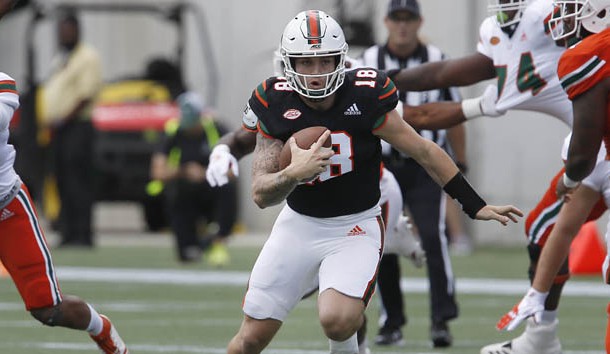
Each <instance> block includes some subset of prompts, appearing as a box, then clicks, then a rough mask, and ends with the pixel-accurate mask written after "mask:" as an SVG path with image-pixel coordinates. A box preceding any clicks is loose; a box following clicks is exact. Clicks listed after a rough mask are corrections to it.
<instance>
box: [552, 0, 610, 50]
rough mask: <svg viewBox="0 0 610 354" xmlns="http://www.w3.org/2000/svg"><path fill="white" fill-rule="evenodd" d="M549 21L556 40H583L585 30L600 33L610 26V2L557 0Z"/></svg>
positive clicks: (605, 0)
mask: <svg viewBox="0 0 610 354" xmlns="http://www.w3.org/2000/svg"><path fill="white" fill-rule="evenodd" d="M554 5H555V10H554V12H553V16H552V18H551V20H550V21H549V28H550V30H551V35H552V36H553V39H554V40H567V39H571V38H576V39H581V38H582V37H583V34H584V33H583V29H584V30H585V31H586V32H589V33H599V32H601V31H603V30H605V29H606V28H608V27H609V26H610V0H555V1H554Z"/></svg>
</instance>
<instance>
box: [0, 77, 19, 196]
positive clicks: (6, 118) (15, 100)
mask: <svg viewBox="0 0 610 354" xmlns="http://www.w3.org/2000/svg"><path fill="white" fill-rule="evenodd" d="M18 107H19V95H18V94H17V88H16V85H15V80H13V78H11V77H10V76H8V75H7V74H5V73H2V72H0V208H1V207H4V206H5V205H6V204H8V203H9V202H10V201H11V199H12V198H13V197H14V196H15V195H16V193H17V192H18V190H19V184H20V183H19V177H18V176H17V173H16V172H15V169H14V168H13V163H14V162H15V148H14V147H13V145H10V144H9V143H8V137H9V125H10V121H11V118H12V117H13V113H14V112H15V110H16V109H17V108H18Z"/></svg>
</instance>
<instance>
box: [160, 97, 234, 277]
mask: <svg viewBox="0 0 610 354" xmlns="http://www.w3.org/2000/svg"><path fill="white" fill-rule="evenodd" d="M177 102H178V104H179V106H180V118H179V119H178V120H171V121H169V122H168V124H167V125H166V137H165V139H164V141H163V142H162V145H161V146H160V149H159V150H158V151H157V152H155V153H154V154H153V156H152V162H151V178H152V179H153V180H155V181H157V182H158V183H164V184H166V185H167V188H166V190H165V192H164V193H165V196H166V198H167V206H168V212H169V217H170V227H171V229H172V232H173V233H174V235H175V237H176V246H177V250H178V257H179V259H180V261H182V262H193V261H199V260H200V259H201V255H202V251H203V250H204V249H205V248H207V247H208V246H209V242H210V241H211V247H210V250H209V252H208V261H209V262H210V264H212V265H214V266H222V265H225V264H226V263H228V262H229V254H228V252H227V250H226V246H225V244H224V243H225V241H226V240H227V236H229V235H230V234H231V231H232V228H233V225H234V223H235V219H236V214H237V191H236V185H235V183H229V184H227V185H225V186H223V187H221V188H212V187H211V186H210V185H209V184H208V182H207V181H206V179H205V174H206V169H207V166H208V162H209V156H210V153H211V151H212V148H213V147H214V145H216V143H217V141H218V139H219V137H220V136H221V135H223V134H225V133H226V132H227V131H226V130H225V129H223V128H222V127H221V126H219V124H218V123H216V122H214V120H213V119H212V117H211V116H210V115H206V114H203V113H204V104H203V102H202V100H201V98H200V97H199V96H198V95H197V94H196V93H194V92H185V93H183V94H181V95H180V96H178V98H177ZM202 216H203V217H204V218H205V220H206V222H207V223H208V224H209V223H210V222H211V221H216V222H217V224H218V231H217V232H215V235H214V236H213V237H212V239H211V240H210V239H209V238H208V239H206V238H202V237H200V235H199V232H198V230H199V227H198V226H199V225H198V221H199V219H200V218H201V217H202Z"/></svg>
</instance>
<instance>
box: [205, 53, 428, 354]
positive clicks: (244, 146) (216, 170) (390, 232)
mask: <svg viewBox="0 0 610 354" xmlns="http://www.w3.org/2000/svg"><path fill="white" fill-rule="evenodd" d="M273 59H274V60H273V66H274V74H275V76H277V77H283V76H284V64H283V62H282V58H281V56H280V54H279V52H278V51H276V52H275V53H274V58H273ZM348 64H349V66H348ZM347 67H349V68H354V67H355V65H354V64H353V63H351V62H350V59H349V58H348V57H347V56H346V68H347ZM397 108H398V109H401V108H402V107H401V105H400V104H398V105H397ZM243 113H244V114H243V117H242V123H243V124H242V126H241V127H240V128H238V129H237V130H235V131H233V132H230V133H228V134H225V135H224V136H222V137H221V138H220V140H219V141H218V144H216V146H215V147H214V149H213V150H212V153H211V154H210V162H209V165H208V168H207V170H206V178H207V181H208V183H209V184H210V185H211V186H213V187H220V186H223V185H225V184H227V183H228V182H229V178H230V176H233V177H235V176H238V175H239V165H238V164H237V160H239V159H241V158H242V157H243V156H245V155H248V154H250V153H251V152H252V151H254V147H255V145H256V132H257V130H256V126H257V125H258V118H257V117H256V115H255V114H254V112H252V110H251V109H250V108H249V106H247V107H246V109H245V110H244V112H243ZM252 127H253V128H252ZM380 177H381V178H380V182H379V189H380V193H381V196H380V199H379V206H380V207H381V210H382V213H381V215H382V218H383V222H384V225H385V227H386V230H385V233H386V236H387V237H386V238H385V241H384V248H383V253H384V254H385V253H395V254H399V255H402V256H404V257H406V258H408V259H409V260H410V261H411V263H413V265H414V266H415V267H417V268H421V267H422V266H423V265H424V264H425V262H426V254H425V252H424V250H423V249H422V247H421V244H420V242H419V241H418V240H417V239H416V237H415V234H414V233H413V226H412V224H411V222H410V220H409V218H408V217H407V216H405V215H403V213H402V209H403V199H402V193H401V192H400V185H399V184H398V181H397V180H396V177H395V176H394V174H393V173H392V172H390V171H389V170H388V169H386V168H385V167H383V168H381V175H380ZM398 286H399V284H398ZM366 331H367V330H366V321H364V323H363V324H362V326H361V328H360V329H359V330H358V348H359V353H360V354H368V353H370V350H369V348H368V341H367V340H366Z"/></svg>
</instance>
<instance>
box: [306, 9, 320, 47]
mask: <svg viewBox="0 0 610 354" xmlns="http://www.w3.org/2000/svg"><path fill="white" fill-rule="evenodd" d="M306 23H307V34H306V35H305V38H307V43H309V44H320V42H321V41H322V33H321V31H322V29H321V28H320V13H319V12H318V10H310V11H307V21H306Z"/></svg>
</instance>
